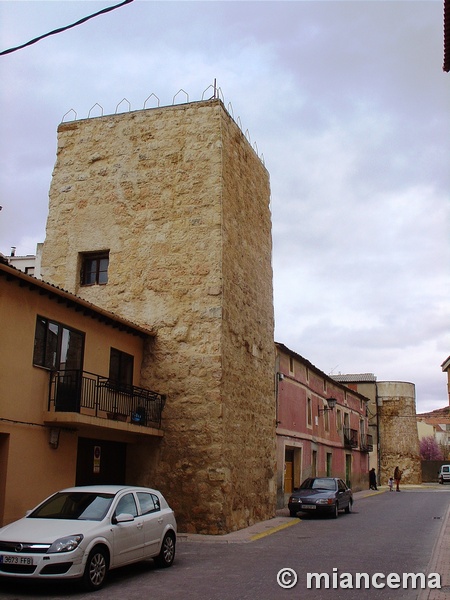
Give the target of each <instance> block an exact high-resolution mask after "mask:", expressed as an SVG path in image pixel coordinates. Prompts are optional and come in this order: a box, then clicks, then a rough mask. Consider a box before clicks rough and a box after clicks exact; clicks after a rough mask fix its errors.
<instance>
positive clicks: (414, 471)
mask: <svg viewBox="0 0 450 600" xmlns="http://www.w3.org/2000/svg"><path fill="white" fill-rule="evenodd" d="M377 402H378V419H379V432H380V481H381V484H382V485H386V483H387V481H388V479H389V477H391V476H393V474H394V469H395V467H396V466H397V465H398V466H399V467H400V469H401V470H402V471H403V475H402V482H403V483H406V484H415V483H422V470H421V462H420V451H419V435H418V432H417V418H416V393H415V386H414V384H413V383H404V382H400V381H379V382H378V384H377Z"/></svg>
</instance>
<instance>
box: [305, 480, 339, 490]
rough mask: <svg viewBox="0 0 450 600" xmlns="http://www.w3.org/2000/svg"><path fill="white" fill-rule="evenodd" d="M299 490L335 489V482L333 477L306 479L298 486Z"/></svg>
mask: <svg viewBox="0 0 450 600" xmlns="http://www.w3.org/2000/svg"><path fill="white" fill-rule="evenodd" d="M300 489H301V490H335V489H336V482H335V481H334V479H324V478H321V477H317V478H316V479H306V480H305V481H304V482H303V483H302V485H301V486H300Z"/></svg>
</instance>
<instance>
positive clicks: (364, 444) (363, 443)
mask: <svg viewBox="0 0 450 600" xmlns="http://www.w3.org/2000/svg"><path fill="white" fill-rule="evenodd" d="M359 447H360V449H361V452H372V451H373V438H372V436H371V435H369V434H368V433H361V434H360V436H359Z"/></svg>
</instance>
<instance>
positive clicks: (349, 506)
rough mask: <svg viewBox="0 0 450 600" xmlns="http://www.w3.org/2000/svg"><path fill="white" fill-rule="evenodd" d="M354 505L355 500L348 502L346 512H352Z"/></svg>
mask: <svg viewBox="0 0 450 600" xmlns="http://www.w3.org/2000/svg"><path fill="white" fill-rule="evenodd" d="M352 507H353V502H352V501H351V500H350V502H349V503H348V504H347V506H346V507H345V512H346V513H347V514H348V513H351V512H352Z"/></svg>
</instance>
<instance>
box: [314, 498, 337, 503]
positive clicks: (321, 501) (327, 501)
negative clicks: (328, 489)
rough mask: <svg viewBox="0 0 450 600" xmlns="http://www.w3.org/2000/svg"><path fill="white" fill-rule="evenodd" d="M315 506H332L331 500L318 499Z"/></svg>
mask: <svg viewBox="0 0 450 600" xmlns="http://www.w3.org/2000/svg"><path fill="white" fill-rule="evenodd" d="M316 504H333V498H320V499H319V500H317V502H316Z"/></svg>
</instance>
